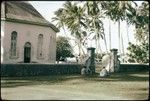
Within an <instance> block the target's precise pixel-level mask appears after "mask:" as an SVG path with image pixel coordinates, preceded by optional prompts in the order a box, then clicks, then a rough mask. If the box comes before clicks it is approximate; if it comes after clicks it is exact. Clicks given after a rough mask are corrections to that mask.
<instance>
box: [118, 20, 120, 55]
mask: <svg viewBox="0 0 150 101" xmlns="http://www.w3.org/2000/svg"><path fill="white" fill-rule="evenodd" d="M118 47H119V51H118V53H121V45H120V20H118Z"/></svg>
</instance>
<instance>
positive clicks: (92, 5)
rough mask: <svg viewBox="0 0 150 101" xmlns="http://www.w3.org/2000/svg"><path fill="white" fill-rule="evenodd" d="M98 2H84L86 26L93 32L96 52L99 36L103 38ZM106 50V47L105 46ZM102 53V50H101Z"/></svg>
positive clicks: (101, 13)
mask: <svg viewBox="0 0 150 101" xmlns="http://www.w3.org/2000/svg"><path fill="white" fill-rule="evenodd" d="M99 5H100V2H98V1H87V2H86V3H85V7H86V9H87V10H86V12H87V13H86V14H87V19H86V24H87V25H88V28H89V30H90V32H91V33H92V34H93V33H94V35H95V36H94V39H95V43H96V53H97V52H98V50H101V49H100V43H99V41H100V38H104V40H105V37H104V27H103V22H102V18H103V12H102V11H101V8H100V7H99ZM105 46H106V47H107V44H106V40H105ZM106 50H107V48H106ZM101 53H102V52H101Z"/></svg>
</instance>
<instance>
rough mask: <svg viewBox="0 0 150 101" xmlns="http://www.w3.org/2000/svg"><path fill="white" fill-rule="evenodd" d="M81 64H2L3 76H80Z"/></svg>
mask: <svg viewBox="0 0 150 101" xmlns="http://www.w3.org/2000/svg"><path fill="white" fill-rule="evenodd" d="M82 67H83V65H81V64H1V76H3V77H4V76H5V77H6V76H43V75H45V76H46V75H59V74H80V72H81V69H82Z"/></svg>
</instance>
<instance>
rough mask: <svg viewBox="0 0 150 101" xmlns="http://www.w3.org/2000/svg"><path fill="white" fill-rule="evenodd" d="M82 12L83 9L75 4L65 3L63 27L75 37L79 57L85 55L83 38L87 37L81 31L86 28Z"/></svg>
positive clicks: (84, 32)
mask: <svg viewBox="0 0 150 101" xmlns="http://www.w3.org/2000/svg"><path fill="white" fill-rule="evenodd" d="M84 11H85V8H84V7H81V6H77V4H76V3H74V4H73V3H71V2H70V1H67V2H66V3H65V4H64V12H65V13H66V15H65V25H66V26H67V28H68V29H69V30H70V31H71V34H72V35H73V36H74V37H76V40H77V41H76V42H77V43H78V48H79V55H80V56H81V55H82V54H85V53H84V51H83V49H82V47H83V40H84V37H85V36H87V34H86V31H84V30H83V29H84V27H85V28H86V25H85V24H84V19H85V18H84ZM81 62H82V60H81Z"/></svg>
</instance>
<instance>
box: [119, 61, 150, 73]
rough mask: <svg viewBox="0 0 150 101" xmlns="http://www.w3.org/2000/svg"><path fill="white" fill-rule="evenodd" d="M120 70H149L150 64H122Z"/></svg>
mask: <svg viewBox="0 0 150 101" xmlns="http://www.w3.org/2000/svg"><path fill="white" fill-rule="evenodd" d="M119 71H120V72H135V71H149V64H134V63H133V64H132V63H131V64H120V70H119Z"/></svg>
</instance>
